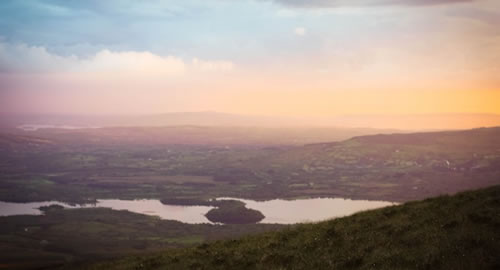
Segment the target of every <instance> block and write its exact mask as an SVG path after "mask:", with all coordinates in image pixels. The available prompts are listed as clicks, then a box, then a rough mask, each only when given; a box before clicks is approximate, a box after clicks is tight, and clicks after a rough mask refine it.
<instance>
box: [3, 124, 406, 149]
mask: <svg viewBox="0 0 500 270" xmlns="http://www.w3.org/2000/svg"><path fill="white" fill-rule="evenodd" d="M388 132H397V130H390V129H385V130H383V129H370V128H334V127H330V128H329V127H310V128H306V127H282V128H272V127H244V126H242V127H229V126H165V127H104V128H84V129H63V128H42V129H38V130H35V131H22V130H19V129H14V130H12V129H11V130H9V133H11V134H12V133H15V134H19V135H20V136H25V137H26V136H31V137H42V138H47V139H50V140H54V141H56V142H59V143H65V144H146V145H153V144H156V145H166V144H191V145H223V146H225V145H304V144H309V143H318V142H331V141H341V140H346V139H349V138H351V137H354V136H360V135H367V134H380V133H388Z"/></svg>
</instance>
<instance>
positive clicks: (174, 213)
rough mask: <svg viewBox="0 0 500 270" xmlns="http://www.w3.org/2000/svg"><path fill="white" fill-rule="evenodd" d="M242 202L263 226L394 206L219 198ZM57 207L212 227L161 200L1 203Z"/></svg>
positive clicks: (197, 209) (13, 208)
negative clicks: (258, 214) (107, 210)
mask: <svg viewBox="0 0 500 270" xmlns="http://www.w3.org/2000/svg"><path fill="white" fill-rule="evenodd" d="M219 199H233V200H240V201H243V202H245V203H246V206H247V207H248V208H250V209H255V210H258V211H260V212H262V214H264V216H265V218H264V220H262V221H261V223H279V224H293V223H300V222H316V221H322V220H325V219H330V218H335V217H341V216H346V215H351V214H353V213H356V212H359V211H363V210H369V209H375V208H380V207H385V206H389V205H393V203H391V202H384V201H366V200H350V199H340V198H334V199H332V198H318V199H300V200H280V199H277V200H270V201H253V200H243V199H237V198H219ZM52 204H58V205H61V206H64V207H66V208H91V207H105V208H111V209H114V210H127V211H130V212H134V213H139V214H145V215H152V216H158V217H160V218H162V219H169V220H177V221H180V222H184V223H189V224H198V223H210V221H209V220H208V219H207V218H206V217H205V214H206V213H207V212H208V211H209V210H210V209H212V208H213V207H210V206H179V205H165V204H162V203H161V202H160V201H159V200H98V201H97V203H95V204H85V205H69V204H66V203H62V202H58V201H46V202H34V203H10V202H0V216H12V215H41V214H43V212H42V211H40V210H39V209H38V208H40V207H42V206H49V205H52Z"/></svg>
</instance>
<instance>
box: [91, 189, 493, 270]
mask: <svg viewBox="0 0 500 270" xmlns="http://www.w3.org/2000/svg"><path fill="white" fill-rule="evenodd" d="M499 213H500V187H499V186H496V187H492V188H488V189H484V190H479V191H472V192H465V193H461V194H458V195H454V196H443V197H438V198H434V199H427V200H424V201H418V202H410V203H406V204H403V205H399V206H393V207H387V208H383V209H379V210H373V211H366V212H362V213H358V214H355V215H353V216H349V217H345V218H340V219H335V220H331V221H326V222H320V223H317V224H305V225H296V226H292V227H290V228H288V229H285V230H283V231H280V232H270V233H263V234H259V235H255V236H248V237H244V238H241V239H237V240H226V241H217V242H213V243H208V244H202V245H199V246H197V247H194V248H188V249H181V250H166V251H164V252H163V253H161V254H156V255H151V256H138V257H129V258H125V259H122V260H119V261H113V262H108V263H103V264H98V265H93V266H90V267H89V268H88V269H151V270H153V269H499V268H500V257H499V256H498V254H500V241H498V240H499V239H498V238H499V236H500V215H499Z"/></svg>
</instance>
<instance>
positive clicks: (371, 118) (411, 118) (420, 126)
mask: <svg viewBox="0 0 500 270" xmlns="http://www.w3.org/2000/svg"><path fill="white" fill-rule="evenodd" d="M25 124H39V125H58V126H63V125H66V126H84V127H85V126H99V127H117V126H123V127H131V126H183V125H193V126H236V127H344V128H382V129H402V130H446V129H470V128H477V127H491V126H500V115H498V114H473V113H470V114H419V115H417V114H415V115H412V114H408V115H376V114H375V115H340V116H332V117H285V116H262V115H243V114H232V113H223V112H214V111H202V112H173V113H163V114H148V115H63V114H52V115H49V114H43V115H42V114H40V115H37V114H23V115H21V114H6V113H4V114H0V127H16V126H20V125H25Z"/></svg>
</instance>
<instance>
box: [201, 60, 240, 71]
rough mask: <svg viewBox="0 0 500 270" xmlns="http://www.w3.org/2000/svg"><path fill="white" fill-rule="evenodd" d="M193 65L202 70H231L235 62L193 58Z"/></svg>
mask: <svg viewBox="0 0 500 270" xmlns="http://www.w3.org/2000/svg"><path fill="white" fill-rule="evenodd" d="M192 65H193V68H195V69H197V70H201V71H231V70H233V68H234V64H233V63H232V62H230V61H204V60H200V59H198V58H193V60H192Z"/></svg>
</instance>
